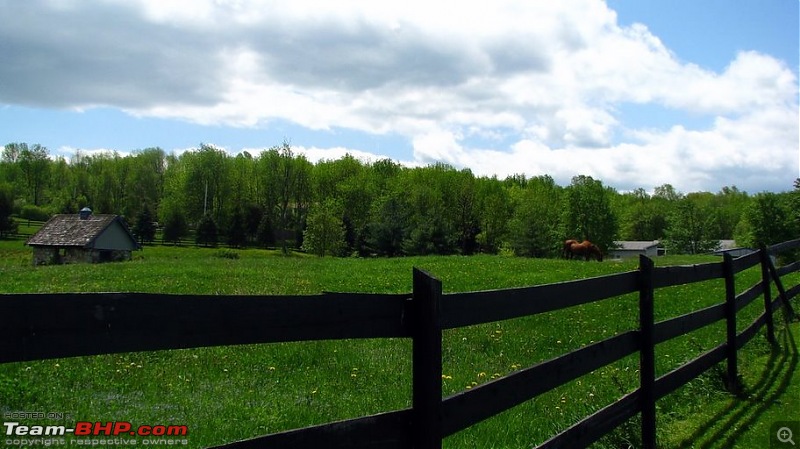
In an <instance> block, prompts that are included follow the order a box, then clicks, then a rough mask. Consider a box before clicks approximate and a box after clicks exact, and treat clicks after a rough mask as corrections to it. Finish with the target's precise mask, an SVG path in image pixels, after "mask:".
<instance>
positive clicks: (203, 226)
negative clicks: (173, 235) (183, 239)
mask: <svg viewBox="0 0 800 449" xmlns="http://www.w3.org/2000/svg"><path fill="white" fill-rule="evenodd" d="M195 243H197V244H198V245H203V246H217V223H216V222H215V221H214V217H212V216H211V214H205V215H203V217H202V218H201V219H200V221H199V222H198V223H197V235H195Z"/></svg>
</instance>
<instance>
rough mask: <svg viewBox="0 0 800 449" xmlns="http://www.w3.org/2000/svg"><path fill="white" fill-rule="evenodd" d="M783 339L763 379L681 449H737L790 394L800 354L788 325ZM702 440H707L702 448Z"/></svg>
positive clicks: (769, 361)
mask: <svg viewBox="0 0 800 449" xmlns="http://www.w3.org/2000/svg"><path fill="white" fill-rule="evenodd" d="M779 338H780V340H781V341H780V343H779V344H777V345H774V346H773V347H772V352H771V354H770V357H769V360H768V361H767V364H766V366H765V367H764V370H763V371H762V373H761V378H760V380H759V381H758V382H757V383H756V384H755V385H753V386H752V387H750V388H745V389H744V391H743V392H742V393H741V394H740V395H739V396H738V398H737V399H736V400H734V401H733V402H732V403H731V404H730V405H728V406H727V407H725V408H724V409H723V410H721V411H719V412H718V413H717V414H716V415H714V416H713V417H711V418H710V419H709V420H708V422H707V423H706V424H705V425H703V426H702V427H700V428H699V429H697V430H696V431H695V432H694V433H693V434H692V435H691V436H689V437H688V438H687V439H686V440H684V441H683V442H681V444H680V445H679V446H678V447H679V448H680V449H687V448H693V447H697V448H701V449H710V448H714V447H725V448H729V447H734V445H735V443H736V442H737V440H739V438H741V437H742V435H743V434H744V433H745V432H747V431H748V430H749V428H750V426H751V425H753V424H754V423H756V422H758V420H759V418H760V417H761V416H762V415H763V414H764V413H765V412H766V411H767V410H768V409H769V408H770V407H772V406H773V405H774V404H775V402H776V401H777V400H778V399H779V398H780V397H782V396H783V395H784V394H786V393H787V391H788V388H789V386H790V384H791V380H792V374H793V373H794V371H795V369H796V368H797V365H798V360H800V355H798V349H797V343H796V342H795V340H794V336H793V335H792V329H791V328H790V327H789V326H788V325H787V326H785V327H784V328H783V329H782V331H781V335H780V336H779ZM751 398H752V399H751ZM701 439H702V440H704V441H703V442H702V443H700V444H699V445H698V443H699V441H700V440H701Z"/></svg>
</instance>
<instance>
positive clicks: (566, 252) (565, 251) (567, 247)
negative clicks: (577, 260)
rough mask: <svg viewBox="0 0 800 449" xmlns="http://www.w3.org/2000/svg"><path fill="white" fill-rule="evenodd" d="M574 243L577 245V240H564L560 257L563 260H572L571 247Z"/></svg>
mask: <svg viewBox="0 0 800 449" xmlns="http://www.w3.org/2000/svg"><path fill="white" fill-rule="evenodd" d="M575 243H579V242H578V241H577V240H573V239H569V240H564V246H563V247H562V250H561V255H562V256H564V258H565V259H572V250H571V248H572V245H573V244H575Z"/></svg>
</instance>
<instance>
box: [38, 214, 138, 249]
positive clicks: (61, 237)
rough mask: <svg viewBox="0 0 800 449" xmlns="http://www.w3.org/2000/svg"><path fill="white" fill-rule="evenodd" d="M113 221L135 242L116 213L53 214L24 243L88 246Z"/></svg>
mask: <svg viewBox="0 0 800 449" xmlns="http://www.w3.org/2000/svg"><path fill="white" fill-rule="evenodd" d="M115 222H118V223H119V225H121V226H122V228H123V229H124V230H125V232H126V233H127V234H128V236H130V238H131V240H132V241H133V242H134V244H136V239H135V238H134V237H133V235H132V234H131V233H130V230H129V229H128V226H126V225H125V223H124V222H123V221H122V219H121V218H120V217H119V216H118V215H102V214H100V215H89V216H88V217H86V218H85V219H81V217H80V215H54V216H53V217H52V218H50V220H48V221H47V223H45V224H44V225H43V226H42V228H41V229H39V232H37V233H36V234H34V235H33V236H31V238H29V239H28V241H27V242H25V243H26V244H27V245H31V246H78V247H90V246H92V243H93V242H94V241H95V239H97V237H98V236H100V234H102V233H103V232H104V231H105V230H106V229H108V228H109V227H110V226H111V225H113V224H114V223H115ZM137 246H138V245H137Z"/></svg>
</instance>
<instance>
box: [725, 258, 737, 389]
mask: <svg viewBox="0 0 800 449" xmlns="http://www.w3.org/2000/svg"><path fill="white" fill-rule="evenodd" d="M722 271H723V273H724V274H725V333H726V336H727V338H726V342H727V343H726V346H725V353H726V355H727V358H728V376H727V382H726V383H727V385H726V386H727V388H728V391H729V392H731V393H735V392H737V391H739V367H738V360H737V351H736V279H735V277H734V273H733V256H731V255H730V253H727V252H726V253H723V255H722Z"/></svg>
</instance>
